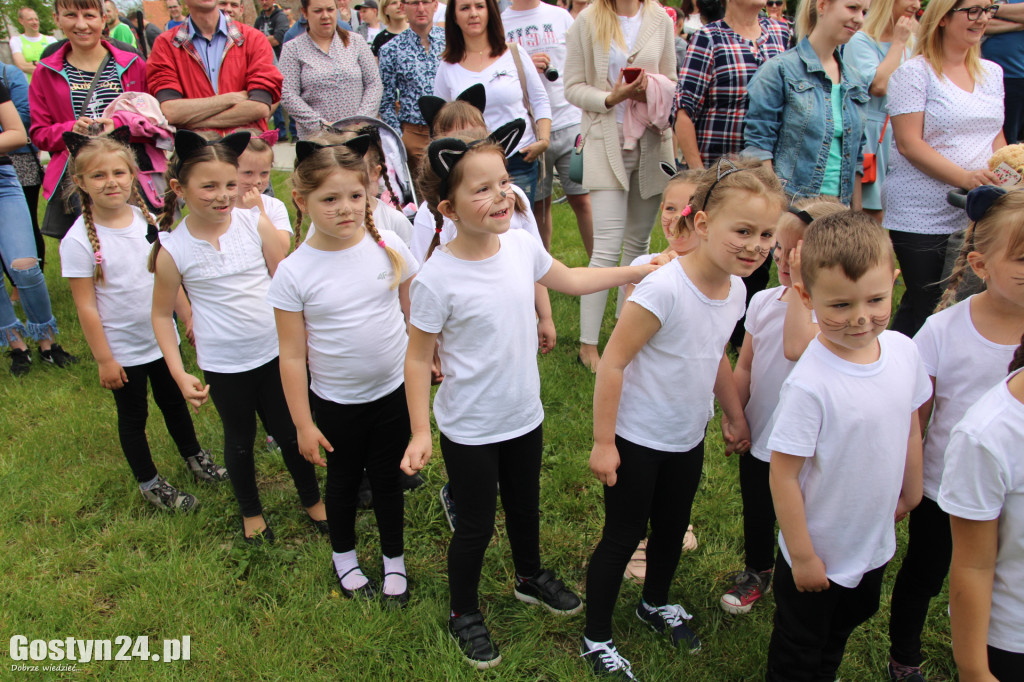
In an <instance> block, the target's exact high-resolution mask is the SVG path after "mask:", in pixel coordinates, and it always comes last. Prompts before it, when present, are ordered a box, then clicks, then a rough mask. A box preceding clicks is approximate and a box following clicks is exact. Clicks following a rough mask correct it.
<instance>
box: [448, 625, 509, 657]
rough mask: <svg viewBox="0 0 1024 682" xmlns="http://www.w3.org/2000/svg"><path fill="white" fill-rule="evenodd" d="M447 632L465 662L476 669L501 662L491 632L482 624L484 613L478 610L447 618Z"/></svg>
mask: <svg viewBox="0 0 1024 682" xmlns="http://www.w3.org/2000/svg"><path fill="white" fill-rule="evenodd" d="M448 634H449V635H451V638H452V639H454V640H455V643H456V644H458V645H459V649H460V650H461V651H462V656H463V658H465V659H466V663H468V664H469V665H471V666H472V667H474V668H476V669H477V670H487V669H488V668H493V667H494V666H496V665H498V664H499V663H501V654H499V653H498V645H496V644H495V643H494V642H492V641H491V633H490V632H489V631H488V630H487V626H486V625H484V614H482V613H480V612H479V611H471V612H470V613H464V614H462V615H461V616H459V617H458V618H449V619H448Z"/></svg>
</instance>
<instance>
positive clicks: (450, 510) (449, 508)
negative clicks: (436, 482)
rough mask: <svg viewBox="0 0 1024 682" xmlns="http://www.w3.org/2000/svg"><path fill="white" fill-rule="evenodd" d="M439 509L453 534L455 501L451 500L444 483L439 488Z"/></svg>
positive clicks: (448, 490) (449, 492)
mask: <svg viewBox="0 0 1024 682" xmlns="http://www.w3.org/2000/svg"><path fill="white" fill-rule="evenodd" d="M441 509H442V511H444V520H445V521H447V522H448V527H449V528H451V530H452V532H453V533H454V532H455V500H453V499H452V491H451V488H449V487H448V484H447V483H445V484H444V485H443V486H441Z"/></svg>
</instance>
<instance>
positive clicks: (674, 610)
mask: <svg viewBox="0 0 1024 682" xmlns="http://www.w3.org/2000/svg"><path fill="white" fill-rule="evenodd" d="M636 616H637V618H639V619H640V620H642V621H643V622H645V623H647V624H648V625H649V626H651V629H652V630H654V631H655V632H661V633H668V634H670V635H671V636H672V643H673V644H674V645H676V646H685V647H686V648H688V649H689V650H690V651H691V652H697V651H700V638H698V637H697V633H696V632H694V631H693V630H691V629H690V627H689V626H688V625H687V624H686V621H688V620H690V619H691V618H693V616H691V615H690V614H688V613H687V612H686V609H684V608H683V607H682V606H680V605H679V604H666V605H665V606H648V605H647V604H645V603H644V601H643V600H642V599H641V600H640V603H639V604H637V607H636Z"/></svg>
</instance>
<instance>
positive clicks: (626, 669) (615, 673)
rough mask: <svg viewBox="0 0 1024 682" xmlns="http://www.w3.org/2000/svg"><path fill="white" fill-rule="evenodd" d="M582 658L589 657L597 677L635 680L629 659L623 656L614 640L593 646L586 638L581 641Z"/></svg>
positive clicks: (588, 661)
mask: <svg viewBox="0 0 1024 682" xmlns="http://www.w3.org/2000/svg"><path fill="white" fill-rule="evenodd" d="M580 658H585V659H587V663H589V664H590V668H591V670H593V671H594V675H595V676H597V677H607V678H610V679H613V680H635V679H636V677H634V676H633V670H632V668H631V667H630V665H629V661H627V660H626V659H625V658H623V657H622V654H620V653H619V650H618V649H616V648H615V645H614V644H613V643H612V642H598V643H597V644H595V645H594V647H593V648H590V647H588V646H587V641H586V640H585V639H584V640H582V641H581V642H580Z"/></svg>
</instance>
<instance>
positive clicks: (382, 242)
mask: <svg viewBox="0 0 1024 682" xmlns="http://www.w3.org/2000/svg"><path fill="white" fill-rule="evenodd" d="M377 246H379V247H380V248H382V249H386V248H388V245H387V244H385V243H384V240H383V239H378V240H377Z"/></svg>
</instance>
